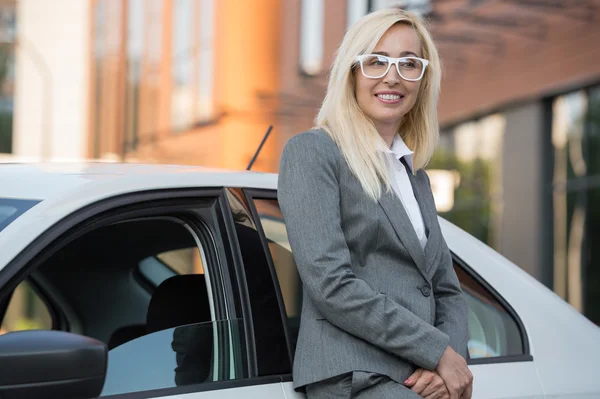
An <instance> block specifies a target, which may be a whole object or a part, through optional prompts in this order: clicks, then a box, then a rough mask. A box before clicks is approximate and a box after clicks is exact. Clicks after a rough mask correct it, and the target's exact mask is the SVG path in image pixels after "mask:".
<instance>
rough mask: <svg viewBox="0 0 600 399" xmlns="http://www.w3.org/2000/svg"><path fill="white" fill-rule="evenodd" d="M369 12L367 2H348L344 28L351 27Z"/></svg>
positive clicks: (358, 0)
mask: <svg viewBox="0 0 600 399" xmlns="http://www.w3.org/2000/svg"><path fill="white" fill-rule="evenodd" d="M368 11H369V0H348V16H347V20H346V27H348V28H349V27H350V26H352V24H354V23H355V22H356V21H358V19H359V18H361V17H363V16H364V15H365V14H366V13H367V12H368Z"/></svg>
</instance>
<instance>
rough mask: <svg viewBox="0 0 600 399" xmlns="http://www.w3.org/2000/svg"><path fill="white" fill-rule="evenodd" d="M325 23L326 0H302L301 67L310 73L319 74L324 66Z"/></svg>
mask: <svg viewBox="0 0 600 399" xmlns="http://www.w3.org/2000/svg"><path fill="white" fill-rule="evenodd" d="M324 23H325V3H324V1H323V0H302V15H301V20H300V68H301V69H302V71H304V72H305V73H306V74H308V75H316V74H318V73H319V72H321V69H322V67H323V33H324Z"/></svg>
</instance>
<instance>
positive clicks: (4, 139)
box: [0, 3, 16, 153]
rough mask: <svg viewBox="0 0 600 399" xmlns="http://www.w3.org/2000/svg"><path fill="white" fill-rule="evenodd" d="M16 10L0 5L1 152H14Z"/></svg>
mask: <svg viewBox="0 0 600 399" xmlns="http://www.w3.org/2000/svg"><path fill="white" fill-rule="evenodd" d="M15 38H16V10H15V6H14V4H10V3H9V4H6V5H0V153H11V152H12V125H13V96H14V86H15V73H14V67H15V53H14V49H15V48H14V44H15Z"/></svg>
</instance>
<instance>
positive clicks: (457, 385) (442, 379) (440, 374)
mask: <svg viewBox="0 0 600 399" xmlns="http://www.w3.org/2000/svg"><path fill="white" fill-rule="evenodd" d="M404 385H405V386H407V387H409V388H410V389H411V390H412V391H413V392H415V393H417V394H418V395H420V396H421V397H423V398H424V399H471V394H472V392H473V375H472V374H471V372H470V370H469V368H468V367H467V362H466V361H465V360H464V359H463V358H462V357H461V356H460V355H459V354H457V353H456V352H455V351H454V350H453V349H452V348H450V346H448V347H447V348H446V350H445V351H444V354H443V355H442V358H441V359H440V361H439V362H438V365H437V367H436V369H435V371H430V370H425V369H421V368H419V369H417V370H416V371H415V372H414V373H413V374H412V375H411V376H410V377H408V378H407V379H406V381H404Z"/></svg>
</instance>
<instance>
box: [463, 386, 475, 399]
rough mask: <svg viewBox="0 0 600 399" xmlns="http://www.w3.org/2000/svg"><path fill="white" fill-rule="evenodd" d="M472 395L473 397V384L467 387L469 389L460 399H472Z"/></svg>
mask: <svg viewBox="0 0 600 399" xmlns="http://www.w3.org/2000/svg"><path fill="white" fill-rule="evenodd" d="M472 395H473V384H469V385H467V388H466V389H465V390H464V392H463V393H462V395H461V396H460V399H471V396H472Z"/></svg>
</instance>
